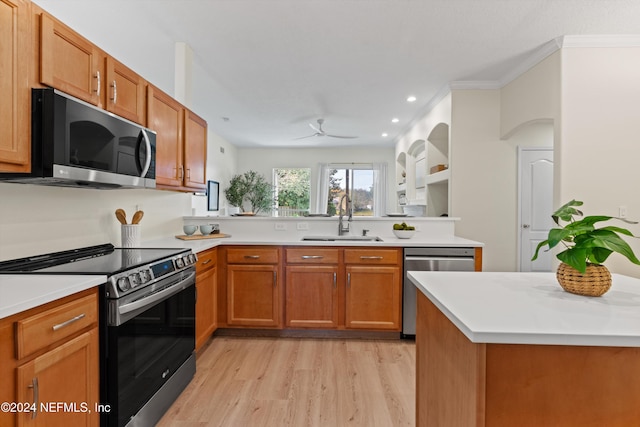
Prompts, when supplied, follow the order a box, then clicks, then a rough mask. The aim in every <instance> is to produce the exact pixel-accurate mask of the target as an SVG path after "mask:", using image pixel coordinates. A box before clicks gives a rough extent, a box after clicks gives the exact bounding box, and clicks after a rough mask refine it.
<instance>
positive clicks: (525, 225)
mask: <svg viewBox="0 0 640 427" xmlns="http://www.w3.org/2000/svg"><path fill="white" fill-rule="evenodd" d="M529 227H531V226H530V225H529V224H522V228H529Z"/></svg>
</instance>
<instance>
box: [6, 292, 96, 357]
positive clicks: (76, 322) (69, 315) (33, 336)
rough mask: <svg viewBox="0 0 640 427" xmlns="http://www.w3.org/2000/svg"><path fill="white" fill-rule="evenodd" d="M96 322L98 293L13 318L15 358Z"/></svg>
mask: <svg viewBox="0 0 640 427" xmlns="http://www.w3.org/2000/svg"><path fill="white" fill-rule="evenodd" d="M97 322H98V296H97V295H95V294H94V295H88V296H86V297H82V298H79V299H77V300H75V301H71V302H68V303H66V304H63V305H61V306H59V307H55V308H52V309H50V310H46V311H44V312H42V313H39V314H35V315H33V316H30V317H27V318H26V319H23V320H19V321H17V322H16V344H17V358H18V359H22V358H23V357H26V356H28V355H30V354H33V353H35V352H36V351H38V350H40V349H42V348H45V347H47V346H49V345H51V344H53V343H54V342H56V341H59V340H61V339H64V338H66V337H68V336H71V335H73V334H74V333H76V332H78V331H80V330H82V329H84V328H86V327H88V326H90V325H93V324H97Z"/></svg>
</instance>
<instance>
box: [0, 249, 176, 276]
mask: <svg viewBox="0 0 640 427" xmlns="http://www.w3.org/2000/svg"><path fill="white" fill-rule="evenodd" d="M183 252H189V249H177V248H135V249H128V248H127V249H125V248H115V247H114V246H113V245H112V244H110V243H107V244H104V245H98V246H90V247H86V248H80V249H72V250H68V251H62V252H54V253H50V254H44V255H35V256H31V257H26V258H19V259H14V260H9V261H3V262H0V273H2V274H8V273H38V274H99V275H107V276H109V275H112V274H116V273H120V272H122V271H126V270H129V269H132V268H136V267H141V266H143V265H148V264H152V263H154V262H155V261H159V260H162V259H164V258H167V257H171V256H174V255H177V254H179V253H183Z"/></svg>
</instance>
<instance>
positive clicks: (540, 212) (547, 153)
mask: <svg viewBox="0 0 640 427" xmlns="http://www.w3.org/2000/svg"><path fill="white" fill-rule="evenodd" d="M518 171H519V172H518V173H519V177H520V179H519V188H518V197H519V206H520V209H519V210H520V212H519V215H518V219H519V221H518V227H519V230H520V233H519V240H520V241H519V247H520V251H519V252H520V260H519V263H518V264H519V269H520V271H551V269H552V254H551V252H544V250H541V251H540V253H539V254H538V259H536V260H535V261H531V257H532V256H533V254H534V253H535V250H536V246H538V243H540V242H541V241H543V240H545V239H546V238H547V236H548V233H549V229H551V228H552V227H553V226H554V223H553V220H552V219H551V214H552V213H553V212H554V209H553V149H551V148H521V149H520V150H519V151H518Z"/></svg>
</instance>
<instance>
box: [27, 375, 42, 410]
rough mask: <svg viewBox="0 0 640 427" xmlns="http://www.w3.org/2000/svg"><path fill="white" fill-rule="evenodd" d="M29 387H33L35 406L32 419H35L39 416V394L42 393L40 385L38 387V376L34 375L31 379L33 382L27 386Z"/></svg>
mask: <svg viewBox="0 0 640 427" xmlns="http://www.w3.org/2000/svg"><path fill="white" fill-rule="evenodd" d="M27 387H28V388H32V389H33V407H34V410H33V411H32V412H31V419H32V420H33V419H35V418H36V417H37V416H38V405H39V402H38V401H39V400H40V398H39V394H40V387H38V377H34V378H33V379H32V380H31V384H29V385H28V386H27Z"/></svg>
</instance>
